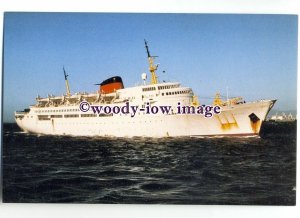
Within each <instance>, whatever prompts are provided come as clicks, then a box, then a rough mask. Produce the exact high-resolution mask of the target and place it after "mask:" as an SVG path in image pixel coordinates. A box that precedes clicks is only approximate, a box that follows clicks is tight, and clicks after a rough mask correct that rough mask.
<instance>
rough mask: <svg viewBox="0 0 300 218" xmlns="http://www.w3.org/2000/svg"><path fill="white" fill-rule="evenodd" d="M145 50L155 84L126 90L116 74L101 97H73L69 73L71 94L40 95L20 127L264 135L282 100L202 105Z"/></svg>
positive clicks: (21, 115) (90, 132)
mask: <svg viewBox="0 0 300 218" xmlns="http://www.w3.org/2000/svg"><path fill="white" fill-rule="evenodd" d="M145 48H146V52H147V56H148V62H149V72H150V77H151V78H150V82H149V83H147V74H145V73H143V74H142V80H143V82H142V83H141V85H138V86H135V87H129V88H125V87H124V85H123V81H122V78H121V77H119V76H114V77H111V78H109V79H107V80H104V81H103V82H102V83H100V84H97V85H99V90H97V92H95V93H75V94H71V92H70V88H69V83H68V75H67V74H66V72H65V69H63V71H64V76H65V82H66V90H67V91H66V94H65V95H63V96H53V95H48V97H46V98H41V97H39V96H38V97H37V98H36V104H35V105H31V106H30V107H29V108H27V109H24V110H23V111H16V112H15V120H16V122H17V124H18V126H19V127H20V128H21V129H23V130H24V131H25V132H31V133H37V134H49V135H74V136H115V137H134V136H141V137H179V136H215V135H220V136H232V135H238V136H239V135H242V136H243V135H246V136H248V135H259V132H260V129H261V125H262V122H263V121H264V120H265V119H266V116H267V114H268V112H269V111H270V110H271V108H272V107H273V105H274V103H275V101H276V100H258V101H255V102H247V103H246V102H245V101H244V100H243V99H242V98H241V97H237V98H231V99H228V98H227V99H226V100H223V99H221V97H220V94H219V93H217V94H216V96H215V98H214V100H213V102H212V106H211V107H207V106H205V105H201V104H200V102H199V100H198V97H197V96H195V95H194V93H193V91H192V89H191V88H189V87H184V86H181V84H180V83H178V82H159V81H158V77H157V74H156V71H157V67H158V65H157V64H155V63H154V60H155V57H156V56H151V55H150V51H149V47H148V45H147V42H146V41H145ZM129 105H131V106H129ZM132 105H134V106H132ZM130 107H133V109H135V110H133V112H132V113H129V111H128V109H130ZM213 107H215V108H217V109H220V111H219V112H218V113H217V112H216V111H215V112H216V113H215V114H209V115H210V116H206V114H204V113H205V111H203V109H204V108H206V109H207V108H209V109H212V108H213ZM103 108H104V110H102V109H103ZM149 108H150V109H151V111H150V110H149ZM153 108H154V110H153ZM158 109H162V110H158ZM164 109H168V110H164ZM181 109H183V111H182V110H181ZM195 109H196V110H197V112H199V110H200V113H196V112H195ZM122 110H123V111H122ZM201 110H202V111H201ZM147 111H148V112H147ZM150 112H152V113H150ZM206 112H207V111H206Z"/></svg>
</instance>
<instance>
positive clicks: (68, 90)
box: [63, 67, 71, 96]
mask: <svg viewBox="0 0 300 218" xmlns="http://www.w3.org/2000/svg"><path fill="white" fill-rule="evenodd" d="M63 70H64V75H65V82H66V88H67V96H70V95H71V93H70V86H69V81H68V76H69V75H67V74H66V71H65V67H63Z"/></svg>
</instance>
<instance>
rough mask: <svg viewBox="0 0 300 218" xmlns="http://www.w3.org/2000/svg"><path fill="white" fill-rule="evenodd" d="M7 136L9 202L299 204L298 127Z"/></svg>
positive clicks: (6, 128)
mask: <svg viewBox="0 0 300 218" xmlns="http://www.w3.org/2000/svg"><path fill="white" fill-rule="evenodd" d="M2 134H3V147H2V175H3V181H2V184H3V186H2V187H3V202H22V203H23V202H38V203H46V202H47V203H49V202H53V203H62V202H70V203H101V204H102V203H103V204H106V203H113V204H114V203H118V204H119V203H121V204H222V205H295V203H296V123H295V122H293V123H264V124H263V126H262V131H261V137H255V138H246V137H223V138H220V137H219V138H218V137H206V138H190V137H184V138H161V139H151V138H101V137H98V138H89V137H70V136H55V137H54V136H45V135H35V134H27V133H24V132H22V131H21V130H20V129H19V128H18V127H17V126H16V124H4V125H3V132H2Z"/></svg>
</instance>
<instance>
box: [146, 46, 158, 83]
mask: <svg viewBox="0 0 300 218" xmlns="http://www.w3.org/2000/svg"><path fill="white" fill-rule="evenodd" d="M144 41H145V47H146V50H147V55H148V62H149V71H150V73H151V85H153V84H157V83H158V80H157V75H156V70H157V68H158V64H154V58H156V57H157V56H151V55H150V51H149V48H148V44H147V41H146V40H144Z"/></svg>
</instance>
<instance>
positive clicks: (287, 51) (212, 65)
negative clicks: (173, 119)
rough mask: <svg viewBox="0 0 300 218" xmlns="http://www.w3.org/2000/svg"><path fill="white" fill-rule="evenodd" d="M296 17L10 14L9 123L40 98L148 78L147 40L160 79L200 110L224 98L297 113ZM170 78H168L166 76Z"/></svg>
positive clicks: (5, 117)
mask: <svg viewBox="0 0 300 218" xmlns="http://www.w3.org/2000/svg"><path fill="white" fill-rule="evenodd" d="M297 22H298V17H297V16H296V15H271V14H269V15H257V14H256V15H254V14H253V15H251V14H248V15H247V14H155V13H148V14H146V13H139V14H133V13H131V14H130V13H21V12H16V13H12V12H9V13H5V15H4V40H3V42H4V50H3V57H4V68H3V69H4V70H3V73H4V75H3V110H4V112H3V121H4V122H13V120H14V118H13V114H14V111H16V110H23V109H24V108H28V106H29V105H32V104H34V103H35V98H36V96H37V95H40V96H41V97H47V95H48V94H53V95H62V94H65V93H66V88H65V81H64V75H63V67H64V68H65V69H66V71H67V73H68V74H69V75H70V76H69V83H70V89H71V93H75V92H83V91H87V92H95V91H96V90H97V89H98V87H97V86H96V85H94V84H97V83H101V82H102V81H103V80H105V79H107V78H109V77H111V76H116V75H118V76H121V77H122V79H123V82H124V85H125V87H131V86H135V85H137V84H141V83H142V80H141V74H142V73H144V72H147V73H148V80H149V79H150V75H149V72H148V62H147V54H146V50H145V47H144V39H146V40H147V41H148V45H149V48H150V53H151V55H157V56H158V58H156V62H157V63H159V68H158V72H157V73H158V76H159V80H160V81H163V80H164V81H171V82H175V81H176V82H177V81H178V82H181V84H182V85H183V86H187V87H191V88H192V89H193V91H194V93H195V94H196V95H198V97H199V100H200V103H205V104H210V103H212V98H213V97H214V95H215V94H216V92H220V93H221V94H223V95H224V96H226V92H227V91H226V90H227V89H228V94H229V96H231V97H235V96H243V97H244V99H245V100H246V101H254V100H259V99H277V100H278V101H277V103H276V104H275V106H274V109H276V110H296V99H297V97H296V95H297V38H298V36H297V32H298V30H297V26H298V23H297ZM163 71H165V73H163Z"/></svg>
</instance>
